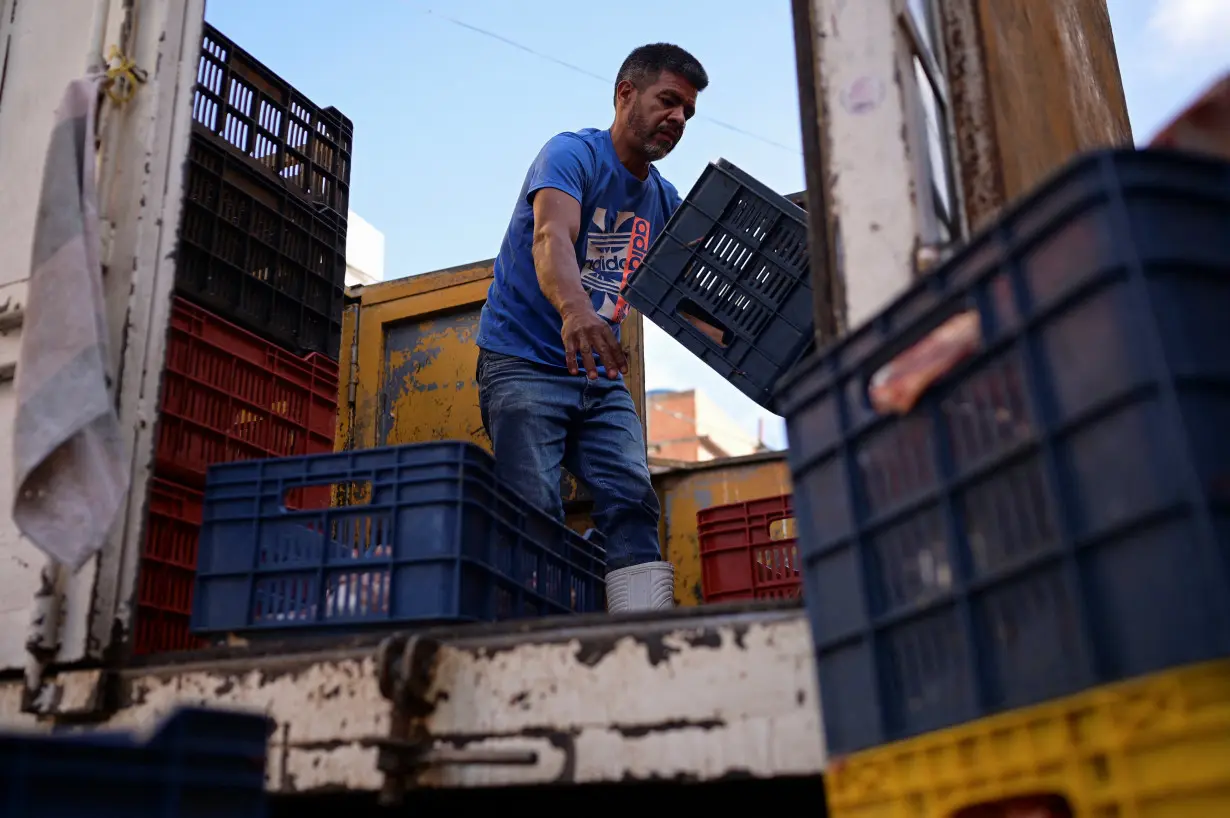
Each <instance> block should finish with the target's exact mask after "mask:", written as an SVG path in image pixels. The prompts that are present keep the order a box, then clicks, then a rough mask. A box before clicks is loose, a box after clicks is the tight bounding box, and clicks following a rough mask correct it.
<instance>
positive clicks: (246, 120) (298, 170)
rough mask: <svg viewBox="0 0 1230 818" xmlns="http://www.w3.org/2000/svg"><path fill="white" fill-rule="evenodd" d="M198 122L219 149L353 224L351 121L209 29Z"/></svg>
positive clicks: (197, 95) (197, 96)
mask: <svg viewBox="0 0 1230 818" xmlns="http://www.w3.org/2000/svg"><path fill="white" fill-rule="evenodd" d="M192 118H193V120H195V122H196V123H198V125H199V126H200V128H201V129H202V130H203V131H204V132H206V133H208V134H209V136H210V137H211V138H213V139H215V140H217V141H218V143H219V144H221V145H225V146H227V147H228V148H229V149H230V150H233V151H236V152H237V153H238V154H239V155H241V156H244V157H247V158H248V160H249V161H250V162H251V163H252V165H253V166H254V167H258V168H260V169H262V170H263V171H264V172H266V173H267V174H268V175H269V176H270V177H271V178H273V179H278V180H281V181H282V182H283V183H284V184H285V185H286V186H287V188H288V189H290V190H294V191H295V192H297V193H298V194H300V195H301V196H304V197H306V198H307V199H309V200H310V201H311V202H313V203H314V204H315V205H316V206H318V207H325V208H328V209H330V210H333V211H334V212H335V213H336V214H337V215H338V216H340V217H341V219H342V220H343V222H344V221H345V220H346V218H347V213H348V207H349V202H350V149H351V140H352V138H353V134H354V127H353V126H352V125H351V122H350V120H349V119H347V118H346V117H345V116H343V115H342V113H341V112H340V111H339V110H337V109H336V108H321V107H319V106H318V105H316V104H314V103H313V102H312V101H311V100H309V99H308V98H306V97H305V96H303V95H302V94H300V93H299V92H298V91H296V90H295V88H294V87H293V86H292V85H291V84H290V83H288V82H286V80H284V79H282V78H281V77H279V76H278V75H277V74H275V73H273V72H272V71H270V70H269V69H268V68H266V67H265V66H264V65H263V64H261V62H260V61H259V60H257V59H256V58H255V57H253V56H252V55H251V54H249V53H248V52H246V51H244V50H243V49H242V48H239V47H238V46H236V45H235V44H234V43H233V42H231V40H230V39H228V38H227V37H226V35H224V34H222V33H221V32H220V31H218V30H217V29H216V28H214V27H213V26H211V25H209V24H208V23H205V28H204V32H203V34H202V39H201V56H200V61H199V63H198V67H197V84H196V88H195V90H194V92H193V96H192Z"/></svg>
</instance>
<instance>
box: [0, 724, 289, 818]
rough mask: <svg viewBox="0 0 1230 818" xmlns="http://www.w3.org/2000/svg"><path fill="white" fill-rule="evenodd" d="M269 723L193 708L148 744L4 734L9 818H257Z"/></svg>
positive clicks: (129, 738) (3, 787) (3, 795)
mask: <svg viewBox="0 0 1230 818" xmlns="http://www.w3.org/2000/svg"><path fill="white" fill-rule="evenodd" d="M272 729H273V722H272V721H271V720H270V719H269V718H267V717H265V716H261V715H256V714H248V713H237V712H230V711H226V710H209V709H204V708H196V707H184V708H179V709H177V710H175V711H174V712H172V713H171V715H170V716H168V717H167V718H166V719H165V720H164V721H163V722H162V723H161V724H160V725H159V726H158V728H157V731H156V732H155V733H154V734H153V735H152V736H151V737H150V738H149V739H148V740H141V739H140V737H138V736H135V735H132V734H128V733H118V732H111V731H104V730H99V731H90V732H86V733H72V734H52V733H4V734H0V815H4V816H6V818H26V816H30V817H31V818H33V816H38V818H80V816H86V815H88V816H90V818H215V816H220V815H225V816H227V818H263V816H264V815H266V814H267V800H268V799H267V797H266V794H265V763H266V753H267V746H268V740H269V734H270V732H271V731H272Z"/></svg>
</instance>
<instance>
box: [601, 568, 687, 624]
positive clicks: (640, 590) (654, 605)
mask: <svg viewBox="0 0 1230 818" xmlns="http://www.w3.org/2000/svg"><path fill="white" fill-rule="evenodd" d="M673 607H675V566H674V565H672V564H671V563H669V562H645V563H641V564H640V565H633V566H630V567H628V568H620V569H619V570H618V571H612V572H611V573H609V574H607V575H606V610H607V613H626V612H628V611H656V610H660V609H663V608H673Z"/></svg>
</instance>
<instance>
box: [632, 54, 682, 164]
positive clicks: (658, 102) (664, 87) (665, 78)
mask: <svg viewBox="0 0 1230 818" xmlns="http://www.w3.org/2000/svg"><path fill="white" fill-rule="evenodd" d="M695 113H696V89H695V88H694V87H692V84H691V83H689V82H688V81H687V80H685V79H684V78H683V77H681V76H679V75H678V74H674V73H671V72H670V71H662V72H661V73H659V74H658V78H657V80H656V81H654V83H653V84H652V85H648V86H646V87H645V88H644V89H643V90H641V91H637V90H633V91H632V92H631V99H630V100H629V104H628V112H627V124H628V129H629V131H631V132H632V134H633V135H635V136H636V138H637V139H638V140H639V142H640V148H641V152H642V153H643V154H644V155H645V158H646V159H648V160H649V161H650V162H656V161H658V160H659V159H661V158H663V157H664V156H666V155H667V154H668V153H670V152H671V151H672V150H674V149H675V146H676V145H678V144H679V140H680V139H682V138H683V129H684V127H685V126H686V125H687V122H688V120H689V119H691V118H692V116H693V114H695Z"/></svg>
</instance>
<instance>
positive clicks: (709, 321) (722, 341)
mask: <svg viewBox="0 0 1230 818" xmlns="http://www.w3.org/2000/svg"><path fill="white" fill-rule="evenodd" d="M675 314H676V315H677V316H679V317H680V318H682V319H683V320H684V321H687V322H688V323H689V324H691V325H692V326H693V327H695V328H696V330H697V331H698V332H700V334H701V335H703V336H705V337H706V338H708V339H709V340H710V341H712V342H713V343H715V344H717V345H718V346H720V347H722V348H723V349H725V348H726V347H728V346H730V342H731V341H733V340H734V339H735V334H734V333H733V332H731V331H730V329H729V328H728V327H727V326H726V325H724V324H723V323H722V322H721V321H719V320H718V319H716V318H714V317H713V315H712V313H710V312H708V311H707V310H705V309H704V308H703V307H701V306H700V305H698V304H697V303H696V302H694V301H692V300H691V299H689V298H685V299H683V300H682V301H680V302H679V306H678V307H676V308H675Z"/></svg>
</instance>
